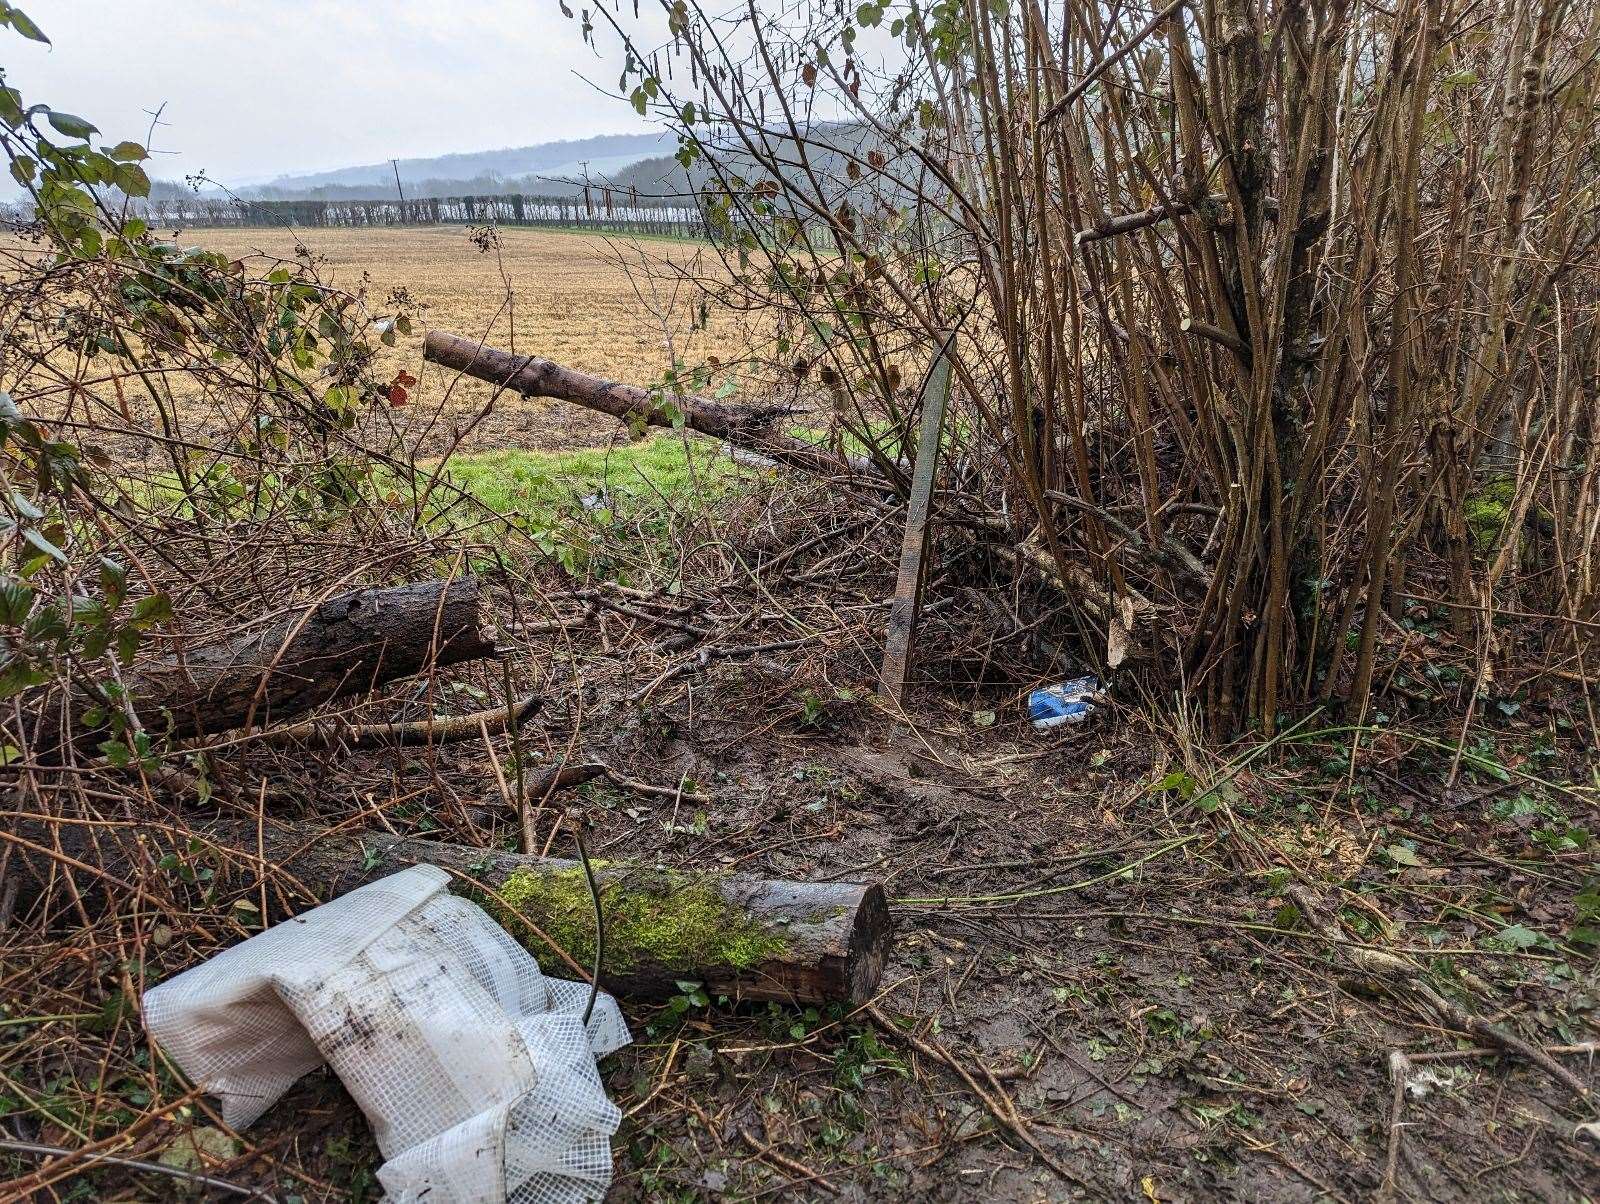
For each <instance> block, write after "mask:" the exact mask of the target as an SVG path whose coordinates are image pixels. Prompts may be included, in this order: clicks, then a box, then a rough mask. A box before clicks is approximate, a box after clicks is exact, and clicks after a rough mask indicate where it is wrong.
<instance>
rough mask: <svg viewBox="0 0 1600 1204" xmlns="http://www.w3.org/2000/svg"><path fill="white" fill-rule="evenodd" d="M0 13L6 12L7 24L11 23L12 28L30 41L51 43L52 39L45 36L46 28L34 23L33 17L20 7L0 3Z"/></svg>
mask: <svg viewBox="0 0 1600 1204" xmlns="http://www.w3.org/2000/svg"><path fill="white" fill-rule="evenodd" d="M0 13H3V14H4V17H3V19H4V23H5V24H8V25H10V26H11V28H12V29H14V30H16V31H17V32H18V33H20V34H21V35H22V36H23V37H25V38H27V39H28V40H29V41H30V42H43V43H44V44H45V45H46V46H49V45H51V41H50V39H49V38H47V37H45V36H44V30H42V29H40V28H39V27H38V26H37V25H35V24H34V23H33V19H32V18H31V17H29V16H28V14H27V13H25V12H23V11H22V10H21V9H20V8H12V7H11V6H10V5H0Z"/></svg>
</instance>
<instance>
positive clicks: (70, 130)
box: [45, 109, 100, 142]
mask: <svg viewBox="0 0 1600 1204" xmlns="http://www.w3.org/2000/svg"><path fill="white" fill-rule="evenodd" d="M45 116H46V117H48V118H49V121H50V124H51V125H52V126H54V127H55V130H56V133H58V134H61V135H62V136H63V137H67V138H81V139H83V141H85V142H87V141H89V136H90V135H91V134H98V133H99V132H100V127H98V126H96V125H95V124H94V123H93V122H89V121H85V120H84V119H83V118H82V117H78V116H76V115H74V114H72V113H59V112H57V111H56V110H55V109H50V110H49V111H48V112H47V113H46V114H45Z"/></svg>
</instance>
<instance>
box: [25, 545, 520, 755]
mask: <svg viewBox="0 0 1600 1204" xmlns="http://www.w3.org/2000/svg"><path fill="white" fill-rule="evenodd" d="M493 654H494V640H493V639H492V638H491V636H490V634H489V633H488V632H487V631H486V630H485V629H484V627H483V624H482V619H481V616H480V613H479V590H478V583H477V580H476V579H475V578H472V577H458V578H455V579H453V580H449V581H442V580H441V581H422V582H418V583H415V584H411V585H398V586H393V587H390V588H385V589H358V590H354V591H352V592H350V593H347V594H341V595H339V596H338V597H335V598H329V599H328V600H326V601H324V602H322V603H321V604H319V605H314V606H307V607H301V608H297V609H291V610H289V611H287V612H286V613H284V614H283V615H281V616H279V617H277V618H274V619H273V620H271V621H270V622H267V623H263V624H261V625H260V626H259V627H257V628H256V629H254V630H247V631H245V632H244V633H242V634H240V635H237V636H234V637H233V638H232V639H229V640H226V641H224V642H221V643H217V644H210V645H205V646H201V647H196V648H190V649H188V650H186V651H185V652H184V653H183V654H182V655H181V656H176V657H172V658H169V659H167V660H165V661H160V662H156V663H154V664H150V665H141V666H139V668H138V669H137V670H135V671H132V672H129V673H128V674H126V686H127V691H128V698H129V701H130V702H131V704H132V706H133V709H134V713H135V715H136V716H137V717H138V719H139V722H140V724H141V725H142V726H143V727H144V728H145V729H146V730H147V731H148V732H150V733H151V735H152V736H171V737H173V738H176V739H184V738H187V737H192V736H199V735H205V734H207V733H211V732H221V731H228V730H230V729H232V728H238V727H258V726H262V725H265V724H267V723H271V722H274V721H276V720H280V719H283V718H286V717H289V716H292V715H297V714H300V713H301V712H304V711H308V710H310V709H311V708H312V707H315V706H319V705H321V704H322V703H325V702H331V701H332V700H334V699H336V698H344V697H348V696H350V695H352V694H363V693H367V692H369V691H371V690H373V689H375V688H377V687H378V686H381V685H383V684H384V683H385V682H389V681H393V680H394V679H396V678H400V677H409V676H411V675H412V674H414V673H418V672H421V671H422V670H423V669H425V668H427V667H428V666H429V665H449V664H454V663H456V662H458V661H464V660H472V659H474V658H476V657H482V656H491V655H493ZM91 708H98V709H100V710H102V711H104V710H105V709H106V708H105V706H104V705H103V704H101V703H100V702H98V700H95V699H93V698H91V697H90V696H89V694H88V693H87V692H86V691H85V692H80V691H73V692H72V694H71V695H70V696H69V697H63V694H62V692H61V691H60V690H59V689H52V690H51V691H50V692H48V693H45V694H41V695H39V696H36V697H35V698H34V700H32V705H31V706H30V708H29V713H30V714H31V715H32V716H34V717H35V719H36V722H33V721H30V723H29V729H30V731H29V733H28V734H30V735H33V734H34V733H37V735H36V737H35V739H34V741H33V744H34V748H33V753H34V756H35V757H37V758H38V759H39V760H42V761H53V760H59V759H60V758H61V757H62V755H63V754H64V752H65V748H66V745H67V743H68V742H70V744H71V746H72V747H73V748H74V749H76V750H77V751H78V753H79V754H80V755H93V753H94V752H95V751H96V750H97V749H98V748H99V747H100V745H101V743H103V742H104V741H105V740H106V739H107V731H106V729H105V728H104V727H100V728H95V727H92V726H90V725H89V724H88V723H86V722H85V719H84V717H85V714H86V712H88V711H89V710H90V709H91Z"/></svg>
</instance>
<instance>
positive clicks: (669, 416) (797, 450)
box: [422, 330, 870, 473]
mask: <svg viewBox="0 0 1600 1204" xmlns="http://www.w3.org/2000/svg"><path fill="white" fill-rule="evenodd" d="M422 358H423V359H425V360H427V361H428V362H429V363H433V364H438V365H439V366H440V367H443V368H450V369H452V370H454V371H456V372H461V373H464V374H465V375H467V376H472V377H476V378H477V379H478V380H484V381H488V382H489V383H490V384H492V385H499V386H500V387H501V388H504V389H510V390H512V391H513V392H516V393H521V394H522V395H523V396H524V397H552V398H555V399H556V400H558V401H568V402H571V403H573V404H574V405H580V406H584V407H586V408H588V409H591V410H598V411H599V412H600V413H602V414H610V415H611V416H612V417H613V418H617V419H620V420H622V421H623V422H630V421H631V422H640V423H643V424H645V425H646V426H673V425H675V422H676V420H677V419H678V418H680V417H681V419H682V422H683V425H684V426H686V427H688V428H689V429H690V430H692V431H698V432H699V433H700V434H702V435H710V436H712V437H713V438H716V439H725V440H727V441H728V443H730V444H732V445H733V446H735V447H740V448H744V449H747V450H749V451H753V452H756V453H758V454H760V455H763V456H768V457H770V458H772V459H774V460H777V461H779V462H780V463H783V464H790V465H793V466H794V467H796V468H804V469H808V470H810V471H812V472H830V473H837V472H856V473H860V472H861V471H863V464H862V463H861V462H857V461H854V460H845V459H843V458H841V457H840V456H836V455H833V454H832V453H830V452H829V451H827V450H826V449H825V448H821V447H818V446H816V445H815V444H812V443H807V442H806V441H805V440H804V439H797V438H795V437H794V436H793V435H790V434H787V433H785V432H783V431H781V430H778V429H777V427H776V422H777V420H778V419H779V418H781V417H782V416H783V415H785V414H787V413H789V410H788V408H787V407H761V406H742V405H728V404H727V403H725V402H720V401H712V400H710V399H708V398H704V397H691V396H688V395H686V394H684V395H680V394H672V395H670V396H665V397H663V396H660V395H656V394H652V393H651V392H650V390H648V389H641V388H639V387H638V386H637V385H625V384H619V383H618V382H616V381H612V380H605V379H604V378H602V377H598V376H590V375H589V374H588V373H586V372H579V371H577V370H576V369H573V368H567V367H564V366H562V365H561V364H558V363H556V362H555V361H554V360H548V359H545V358H544V357H542V356H537V355H513V354H511V353H510V352H508V351H500V350H498V349H497V348H494V347H488V346H485V345H484V344H483V343H480V342H478V341H476V340H475V339H464V338H462V337H460V336H459V335H453V334H448V333H446V332H445V331H442V330H430V331H429V332H428V337H427V339H426V341H425V342H424V343H423V346H422ZM869 471H870V470H869Z"/></svg>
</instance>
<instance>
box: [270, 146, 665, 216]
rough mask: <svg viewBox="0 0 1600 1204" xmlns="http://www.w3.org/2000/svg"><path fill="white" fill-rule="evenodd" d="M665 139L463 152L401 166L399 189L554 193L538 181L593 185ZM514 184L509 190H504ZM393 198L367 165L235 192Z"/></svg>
mask: <svg viewBox="0 0 1600 1204" xmlns="http://www.w3.org/2000/svg"><path fill="white" fill-rule="evenodd" d="M675 146H676V142H675V140H674V139H673V137H672V135H670V134H668V133H666V132H665V131H662V132H661V133H655V134H600V135H598V136H596V137H593V138H578V139H573V140H570V141H564V142H541V143H537V144H535V145H533V146H513V147H505V148H503V149H501V150H488V151H465V152H461V153H459V154H451V155H437V156H435V157H433V158H431V159H401V160H400V163H399V167H400V182H401V184H402V185H403V186H404V188H405V190H406V194H407V195H408V196H419V197H420V196H452V195H460V194H462V193H497V192H558V191H568V190H567V189H557V188H550V187H547V186H545V185H544V184H543V183H542V182H541V181H540V180H539V179H538V177H540V176H551V177H556V178H573V179H576V178H581V176H582V175H583V174H584V172H585V171H587V173H588V174H589V176H591V177H593V178H595V179H598V178H600V177H602V176H606V177H611V176H614V175H616V174H617V173H619V172H621V171H622V170H624V169H625V168H627V167H629V166H630V165H632V164H635V163H638V162H639V161H640V160H642V159H649V158H652V157H657V156H661V155H663V154H667V153H670V152H671V151H672V150H673V148H674V147H675ZM513 184H515V185H516V186H515V187H511V185H513ZM393 192H394V168H393V167H392V166H391V165H390V164H388V163H367V164H363V165H360V166H357V167H340V168H337V169H335V170H333V171H317V172H304V173H301V174H293V175H282V176H279V177H278V178H276V179H274V180H270V181H268V182H267V183H265V184H258V185H255V186H254V187H250V188H245V189H241V190H240V195H242V196H247V197H252V198H258V199H261V200H322V199H335V198H340V197H375V196H376V197H384V196H390V195H392V194H393Z"/></svg>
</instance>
